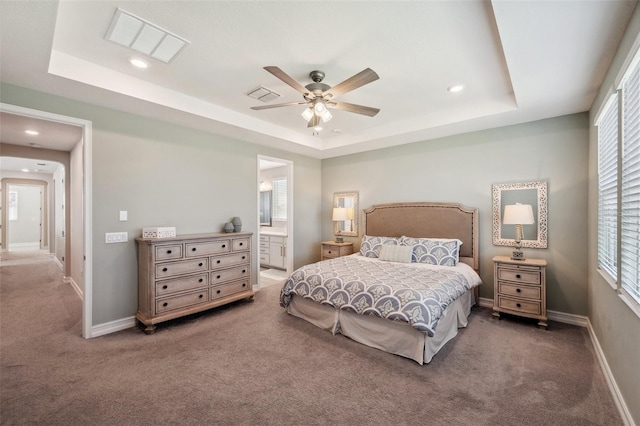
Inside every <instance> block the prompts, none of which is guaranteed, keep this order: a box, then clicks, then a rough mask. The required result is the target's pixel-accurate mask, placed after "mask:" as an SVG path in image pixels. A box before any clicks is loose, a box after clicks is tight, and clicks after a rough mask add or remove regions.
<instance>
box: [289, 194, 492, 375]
mask: <svg viewBox="0 0 640 426" xmlns="http://www.w3.org/2000/svg"><path fill="white" fill-rule="evenodd" d="M364 229H365V230H364V236H363V237H362V242H361V248H360V251H359V252H358V253H356V254H353V255H350V256H344V257H340V258H336V259H331V260H325V261H321V262H318V263H315V264H311V265H306V266H303V267H301V268H298V269H297V270H296V271H294V272H293V273H292V274H291V276H290V277H289V278H288V279H287V280H286V281H285V284H284V285H283V287H282V290H281V293H280V305H281V306H282V307H284V308H285V309H286V311H287V312H288V313H289V314H291V315H293V316H296V317H299V318H302V319H304V320H306V321H308V322H310V323H312V324H314V325H315V326H317V327H319V328H322V329H324V330H327V331H329V332H331V333H333V334H336V333H340V334H343V335H344V336H346V337H349V338H351V339H353V340H355V341H357V342H360V343H362V344H365V345H367V346H370V347H373V348H377V349H380V350H383V351H385V352H389V353H392V354H396V355H400V356H403V357H407V358H410V359H413V360H415V361H416V362H418V363H420V364H424V363H429V362H430V361H431V359H432V358H433V356H434V355H435V354H436V353H437V352H438V351H439V350H440V349H441V348H442V347H443V346H444V345H445V344H446V343H447V342H448V341H450V340H451V339H453V338H454V337H455V336H456V335H457V333H458V328H459V327H466V326H467V319H468V316H469V313H470V311H471V307H472V306H473V305H474V304H475V303H476V302H477V297H478V296H477V294H478V293H477V289H478V286H479V285H480V284H481V280H480V277H479V276H478V268H479V255H478V210H477V209H475V208H468V207H465V206H462V205H461V204H457V203H393V204H379V205H374V206H372V207H371V208H369V209H366V210H364ZM425 247H426V248H425ZM429 256H431V257H432V258H433V256H435V257H436V259H435V261H434V260H433V259H428V257H429ZM433 263H435V264H433Z"/></svg>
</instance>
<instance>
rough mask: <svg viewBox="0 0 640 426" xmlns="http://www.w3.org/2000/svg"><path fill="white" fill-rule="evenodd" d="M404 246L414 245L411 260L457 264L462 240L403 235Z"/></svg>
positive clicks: (401, 241)
mask: <svg viewBox="0 0 640 426" xmlns="http://www.w3.org/2000/svg"><path fill="white" fill-rule="evenodd" d="M400 244H402V245H403V246H413V255H412V256H411V261H412V262H414V263H429V264H431V265H442V266H456V265H457V264H458V259H459V254H460V246H461V245H462V241H460V240H458V239H446V238H412V237H405V236H403V237H402V238H401V239H400Z"/></svg>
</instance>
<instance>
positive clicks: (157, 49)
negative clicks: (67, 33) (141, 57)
mask: <svg viewBox="0 0 640 426" xmlns="http://www.w3.org/2000/svg"><path fill="white" fill-rule="evenodd" d="M105 39H107V40H109V41H112V42H114V43H118V44H120V45H122V46H125V47H128V48H130V49H133V50H135V51H136V52H140V53H143V54H145V55H147V56H150V57H152V58H155V59H158V60H159V61H162V62H166V63H169V62H171V61H172V60H173V59H174V58H175V57H176V56H177V55H178V53H180V52H181V51H182V49H184V48H185V47H186V46H187V45H188V44H189V42H188V41H187V40H185V39H183V38H182V37H178V36H177V35H175V34H171V33H170V32H169V31H167V30H164V29H162V28H160V27H159V26H157V25H154V24H152V23H150V22H148V21H145V20H144V19H141V18H138V17H137V16H134V15H132V14H131V13H129V12H126V11H124V10H122V9H120V8H118V9H117V10H116V14H115V15H114V16H113V19H112V20H111V25H109V30H108V31H107V35H106V36H105Z"/></svg>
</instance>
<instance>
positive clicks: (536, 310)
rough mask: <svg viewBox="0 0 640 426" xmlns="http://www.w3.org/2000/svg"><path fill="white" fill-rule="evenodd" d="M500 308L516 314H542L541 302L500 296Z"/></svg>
mask: <svg viewBox="0 0 640 426" xmlns="http://www.w3.org/2000/svg"><path fill="white" fill-rule="evenodd" d="M498 307H500V308H502V309H508V310H510V311H514V312H522V313H526V314H533V315H540V314H541V313H542V303H541V302H530V301H524V300H518V299H512V298H509V297H503V296H501V295H498Z"/></svg>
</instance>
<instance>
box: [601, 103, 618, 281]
mask: <svg viewBox="0 0 640 426" xmlns="http://www.w3.org/2000/svg"><path fill="white" fill-rule="evenodd" d="M597 125H598V266H599V267H600V269H602V270H604V271H605V272H606V273H607V274H609V275H611V277H612V278H613V279H614V280H617V251H618V242H617V239H618V237H617V235H618V96H617V95H613V96H612V97H611V99H609V101H608V102H607V106H606V107H605V109H604V111H603V113H602V115H601V116H600V119H599V121H598V123H597Z"/></svg>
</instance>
